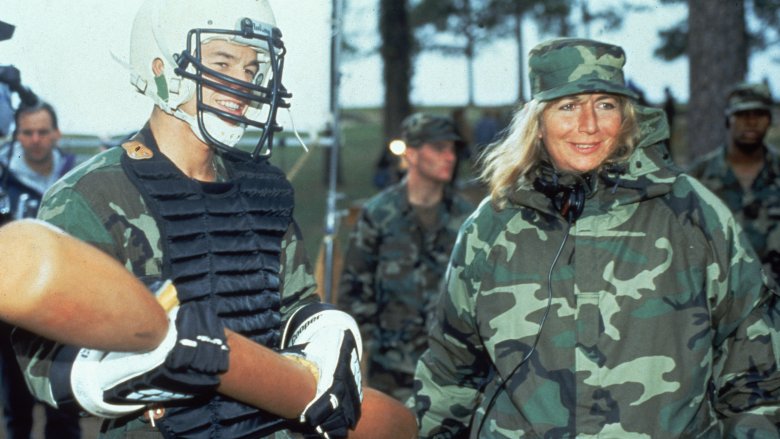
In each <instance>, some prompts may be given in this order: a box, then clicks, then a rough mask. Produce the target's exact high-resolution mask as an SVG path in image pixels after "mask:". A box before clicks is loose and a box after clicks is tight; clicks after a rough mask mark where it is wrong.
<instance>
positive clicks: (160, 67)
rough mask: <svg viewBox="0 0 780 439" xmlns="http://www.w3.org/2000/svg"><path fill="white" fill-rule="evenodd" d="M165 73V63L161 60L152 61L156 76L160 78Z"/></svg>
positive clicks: (153, 71)
mask: <svg viewBox="0 0 780 439" xmlns="http://www.w3.org/2000/svg"><path fill="white" fill-rule="evenodd" d="M163 71H165V63H164V62H163V60H161V59H160V58H155V59H154V61H152V73H154V76H160V75H162V73H163Z"/></svg>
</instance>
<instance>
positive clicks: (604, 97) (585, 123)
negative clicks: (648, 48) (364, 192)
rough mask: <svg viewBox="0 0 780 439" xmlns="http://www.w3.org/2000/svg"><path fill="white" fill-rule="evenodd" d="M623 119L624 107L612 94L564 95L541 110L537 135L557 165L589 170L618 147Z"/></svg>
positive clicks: (565, 169)
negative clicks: (539, 129)
mask: <svg viewBox="0 0 780 439" xmlns="http://www.w3.org/2000/svg"><path fill="white" fill-rule="evenodd" d="M622 122H623V110H622V108H621V106H620V101H619V100H618V98H617V97H616V96H614V95H609V94H597V93H596V94H580V95H574V96H566V97H563V98H561V99H558V100H556V101H553V102H551V103H550V104H549V105H548V106H547V108H546V109H545V110H544V113H542V127H541V133H540V138H541V139H542V141H543V142H544V145H545V148H546V149H547V152H548V153H549V154H550V158H551V159H552V161H553V164H554V165H555V167H556V168H558V169H559V170H562V171H567V172H576V173H582V172H588V171H592V170H594V169H596V168H598V167H599V166H601V164H602V163H604V162H605V161H606V160H607V159H608V158H609V157H610V156H611V155H612V153H613V152H614V151H615V149H617V147H618V136H619V134H620V128H621V124H622Z"/></svg>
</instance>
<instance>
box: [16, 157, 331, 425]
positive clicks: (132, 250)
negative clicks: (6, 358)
mask: <svg viewBox="0 0 780 439" xmlns="http://www.w3.org/2000/svg"><path fill="white" fill-rule="evenodd" d="M123 154H125V151H124V149H122V148H112V149H109V150H107V151H104V152H103V153H101V154H99V155H97V156H95V157H93V158H92V159H90V160H89V161H87V162H85V163H83V164H82V165H81V166H79V167H78V168H76V169H75V170H74V171H73V172H71V173H70V174H68V175H67V176H66V177H65V178H64V179H62V180H60V181H58V182H57V183H55V185H54V186H52V188H51V189H50V191H49V192H47V194H46V196H45V197H44V199H43V203H42V205H41V209H40V211H39V212H38V218H40V219H43V220H45V221H48V222H50V223H52V224H55V225H56V226H58V227H60V228H62V229H63V230H65V231H67V232H68V233H69V234H71V235H73V236H75V237H77V238H79V239H81V240H84V241H86V242H89V243H91V244H93V245H95V246H96V247H98V248H100V249H101V250H103V251H104V252H106V253H108V254H109V255H111V256H112V257H114V258H115V259H117V260H119V261H120V262H122V263H123V264H124V265H125V266H126V268H127V269H128V270H129V271H132V272H133V273H134V274H135V275H136V276H138V277H151V278H156V277H159V276H160V274H161V270H162V262H163V261H162V257H163V255H162V242H161V239H160V229H159V228H158V226H157V224H156V223H155V221H154V219H153V218H152V217H151V216H150V214H149V211H148V208H147V206H146V204H145V202H144V200H143V198H142V197H141V195H140V193H139V192H138V191H137V189H136V187H135V186H134V185H133V184H132V183H131V182H130V180H129V179H128V177H127V175H126V174H125V173H124V171H123V169H122V166H121V164H120V158H121V155H123ZM217 170H218V178H219V179H222V180H224V179H225V178H227V174H226V172H227V171H226V169H225V168H224V166H223V165H222V163H220V164H219V165H218V166H217ZM281 258H282V261H281V267H280V269H281V272H280V280H281V285H280V292H281V296H282V297H281V312H282V319H286V318H287V317H289V314H290V313H291V312H292V311H293V310H294V309H295V308H297V307H298V306H300V305H302V304H305V303H309V302H312V301H317V300H319V299H318V296H317V295H316V285H315V281H314V277H313V275H312V272H311V269H310V266H309V263H308V261H307V258H306V254H305V248H304V245H303V242H302V241H301V240H299V239H298V238H297V236H296V232H295V227H294V226H291V227H290V229H289V230H288V231H287V233H286V235H285V237H284V239H283V242H282V254H281ZM85 276H88V273H87V274H85ZM22 344H23V345H24V346H23V349H22V350H21V351H18V352H20V353H21V355H20V362H21V363H23V364H26V367H25V374H26V375H27V379H28V380H29V382H30V383H31V385H32V388H33V390H34V393H35V395H36V397H37V398H38V399H40V400H42V401H45V402H48V403H50V404H53V402H54V397H53V395H52V388H51V383H50V377H49V370H50V366H51V361H52V354H53V353H56V350H54V349H52V347H53V343H51V342H50V341H48V340H44V339H41V338H37V339H32V340H30V339H22ZM140 419H141V418H140V417H139V418H138V419H137V420H134V421H131V422H129V423H127V424H123V425H121V426H119V427H116V428H114V427H113V425H112V426H111V427H109V428H110V431H109V432H108V434H106V435H105V437H108V438H114V437H124V436H125V434H126V431H132V430H134V429H137V428H141V429H145V428H148V422H144V421H141V420H140ZM123 422H124V421H123ZM104 428H105V427H104ZM145 437H146V436H145ZM271 437H275V438H287V437H289V435H288V434H287V433H286V432H279V433H277V434H276V436H271Z"/></svg>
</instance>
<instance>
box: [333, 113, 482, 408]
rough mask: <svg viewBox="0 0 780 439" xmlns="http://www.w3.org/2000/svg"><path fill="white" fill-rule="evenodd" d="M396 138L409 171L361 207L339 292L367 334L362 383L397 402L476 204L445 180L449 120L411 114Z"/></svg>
mask: <svg viewBox="0 0 780 439" xmlns="http://www.w3.org/2000/svg"><path fill="white" fill-rule="evenodd" d="M402 137H403V141H404V142H405V143H406V146H407V147H406V151H405V153H404V158H405V160H406V162H407V163H408V169H407V175H406V177H405V178H404V179H403V180H402V181H401V182H399V183H397V184H395V185H393V186H391V187H389V188H387V189H385V190H384V191H382V192H380V193H379V194H377V195H375V196H374V197H372V198H371V199H370V200H368V201H367V202H366V204H365V205H364V206H363V208H362V211H361V213H360V218H359V220H358V223H357V224H356V225H355V228H354V230H353V231H352V234H351V236H350V242H349V248H348V249H347V253H346V256H345V259H344V272H343V274H342V276H341V282H340V290H339V304H340V306H341V307H342V308H344V309H345V310H347V311H349V312H350V313H351V314H352V315H353V316H354V317H355V319H356V320H357V321H358V324H359V325H360V329H361V333H362V334H363V337H364V339H365V340H366V347H365V349H364V352H367V353H368V355H367V358H368V361H367V365H366V367H367V374H366V376H367V382H368V385H370V386H372V387H374V388H376V389H379V390H381V391H383V392H386V393H388V394H390V395H392V396H394V397H396V398H397V399H399V400H403V399H405V398H406V397H408V396H409V395H410V393H411V388H412V379H413V375H414V367H415V364H416V362H417V358H418V357H419V356H420V354H421V353H422V352H423V351H424V350H425V348H426V343H425V334H426V321H427V318H426V317H427V312H428V310H429V308H430V306H431V303H432V300H433V298H434V297H435V295H436V294H437V293H438V288H439V285H440V281H441V280H442V278H443V276H444V270H445V268H446V266H447V260H448V259H449V255H450V250H451V249H452V246H453V244H454V243H455V236H456V234H457V231H458V228H459V227H460V225H461V223H462V222H463V220H464V219H465V217H466V216H467V215H468V214H469V213H471V211H472V210H473V208H474V206H473V205H472V204H471V203H469V202H468V201H466V199H465V198H463V197H461V196H460V195H457V194H455V193H454V192H453V191H452V189H451V186H450V185H449V183H450V182H451V180H452V176H453V172H454V170H455V166H456V163H457V150H458V149H457V148H458V146H459V145H458V143H459V142H461V141H462V138H461V136H460V134H459V133H458V130H457V129H456V127H455V124H454V122H453V120H452V119H450V118H447V117H442V116H433V115H429V114H423V113H417V114H413V115H411V116H409V117H407V118H406V119H405V120H404V122H403V123H402Z"/></svg>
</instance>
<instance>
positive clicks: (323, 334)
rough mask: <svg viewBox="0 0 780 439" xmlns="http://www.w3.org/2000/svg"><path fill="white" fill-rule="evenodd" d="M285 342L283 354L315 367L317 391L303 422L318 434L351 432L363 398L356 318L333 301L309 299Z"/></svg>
mask: <svg viewBox="0 0 780 439" xmlns="http://www.w3.org/2000/svg"><path fill="white" fill-rule="evenodd" d="M282 347H283V350H282V352H281V353H282V355H287V356H291V357H298V358H302V359H304V360H305V361H306V362H308V363H310V364H311V365H313V366H314V369H315V370H316V374H315V375H316V378H317V389H316V393H315V396H314V399H312V401H311V402H309V404H308V405H307V406H306V408H305V409H304V410H303V412H302V413H301V416H300V422H302V423H304V424H306V425H308V426H309V427H311V429H312V432H316V435H318V436H319V437H323V438H337V437H346V436H347V433H348V430H349V429H351V428H354V427H355V425H357V422H358V420H359V419H360V404H361V402H362V400H363V388H362V384H361V374H360V358H361V356H362V340H361V338H360V331H359V329H358V327H357V324H356V323H355V320H354V319H353V318H352V317H351V316H350V315H348V314H346V313H344V312H342V311H339V310H336V309H335V308H333V307H332V306H331V305H327V304H321V303H317V304H311V305H306V306H304V307H303V308H301V309H299V310H298V311H296V313H295V314H294V315H293V317H292V318H290V321H288V323H287V325H286V326H285V330H284V333H283V336H282Z"/></svg>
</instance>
